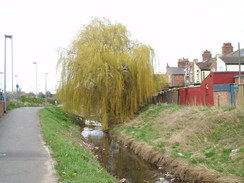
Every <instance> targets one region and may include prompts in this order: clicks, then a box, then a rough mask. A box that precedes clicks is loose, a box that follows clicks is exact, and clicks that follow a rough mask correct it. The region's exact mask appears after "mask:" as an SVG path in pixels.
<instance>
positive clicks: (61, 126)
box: [40, 107, 117, 183]
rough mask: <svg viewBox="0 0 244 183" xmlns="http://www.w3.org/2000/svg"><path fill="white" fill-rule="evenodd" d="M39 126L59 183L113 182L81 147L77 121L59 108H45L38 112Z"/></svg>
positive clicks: (113, 179) (114, 180)
mask: <svg viewBox="0 0 244 183" xmlns="http://www.w3.org/2000/svg"><path fill="white" fill-rule="evenodd" d="M40 120H41V127H42V130H43V134H44V140H45V142H46V144H47V145H48V146H49V147H50V148H51V150H52V157H53V158H54V159H55V160H56V161H57V164H56V165H55V169H56V170H57V173H58V176H59V179H60V182H62V183H83V182H85V183H94V182H102V183H113V182H117V181H116V179H115V178H114V177H112V176H111V175H109V174H108V173H107V172H106V171H105V170H104V169H103V168H102V167H101V166H100V165H99V163H98V162H97V161H96V160H95V159H94V157H93V155H91V154H90V153H89V152H88V151H87V150H86V149H85V148H83V147H82V146H80V144H79V141H80V140H81V139H80V131H79V130H80V128H79V124H78V122H77V121H74V120H72V118H71V117H70V116H68V115H67V114H65V113H63V112H62V110H61V109H60V108H57V107H49V108H44V109H42V110H41V112H40Z"/></svg>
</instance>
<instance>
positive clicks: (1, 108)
mask: <svg viewBox="0 0 244 183" xmlns="http://www.w3.org/2000/svg"><path fill="white" fill-rule="evenodd" d="M3 114H4V102H3V101H0V117H1V116H2V115H3Z"/></svg>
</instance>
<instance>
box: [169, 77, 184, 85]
mask: <svg viewBox="0 0 244 183" xmlns="http://www.w3.org/2000/svg"><path fill="white" fill-rule="evenodd" d="M169 85H170V86H184V75H171V82H170V83H169Z"/></svg>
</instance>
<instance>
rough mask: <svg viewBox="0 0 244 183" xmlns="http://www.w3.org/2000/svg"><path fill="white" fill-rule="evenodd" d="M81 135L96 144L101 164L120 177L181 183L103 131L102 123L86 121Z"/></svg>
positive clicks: (131, 182) (142, 182) (147, 182)
mask: <svg viewBox="0 0 244 183" xmlns="http://www.w3.org/2000/svg"><path fill="white" fill-rule="evenodd" d="M81 135H82V136H83V137H84V138H86V139H87V140H88V141H89V142H90V143H92V144H93V145H94V146H95V148H94V153H95V155H96V156H98V160H99V161H100V163H101V165H102V166H103V167H105V168H106V169H107V171H108V172H109V173H110V174H111V175H113V176H115V177H117V178H118V179H126V181H127V182H129V183H171V182H172V183H180V181H179V180H177V179H176V178H174V177H173V176H172V175H170V174H169V173H167V172H163V168H159V169H158V168H157V167H155V166H152V165H151V164H148V163H146V162H144V161H143V160H142V159H141V158H139V157H138V156H137V155H135V154H134V153H133V152H131V151H129V150H128V149H127V148H125V147H122V146H121V145H120V144H119V143H117V142H116V141H115V140H114V139H112V138H110V137H109V135H108V134H106V133H103V131H102V130H101V124H100V123H97V122H94V121H86V125H85V126H84V127H83V129H82V132H81Z"/></svg>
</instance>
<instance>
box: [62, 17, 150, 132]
mask: <svg viewBox="0 0 244 183" xmlns="http://www.w3.org/2000/svg"><path fill="white" fill-rule="evenodd" d="M153 56H154V54H153V50H152V49H151V48H150V47H149V46H147V45H143V44H141V43H138V42H135V41H132V40H131V38H130V33H129V32H128V31H127V29H126V27H125V26H123V25H121V24H112V23H111V22H110V21H109V20H106V19H103V20H99V19H93V20H92V21H91V23H90V24H89V25H87V26H85V27H84V28H83V30H82V31H81V33H80V34H79V35H78V36H77V38H76V40H75V41H73V43H72V47H71V49H70V50H69V51H67V54H66V56H62V57H60V65H61V66H62V76H61V83H62V84H61V86H60V88H59V90H58V96H59V98H60V100H61V101H62V102H63V104H64V106H65V109H66V110H67V111H68V112H76V113H79V114H82V115H83V116H84V117H86V118H87V119H94V118H96V120H101V121H102V124H103V129H104V130H107V129H108V120H109V121H111V122H122V121H125V120H127V119H129V118H130V117H132V116H133V115H134V113H135V112H136V111H137V110H138V108H139V107H140V106H142V105H143V104H144V103H145V102H146V101H147V100H148V99H149V98H150V97H151V95H152V93H153V92H154V76H153V75H154V74H153V66H152V62H153Z"/></svg>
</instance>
